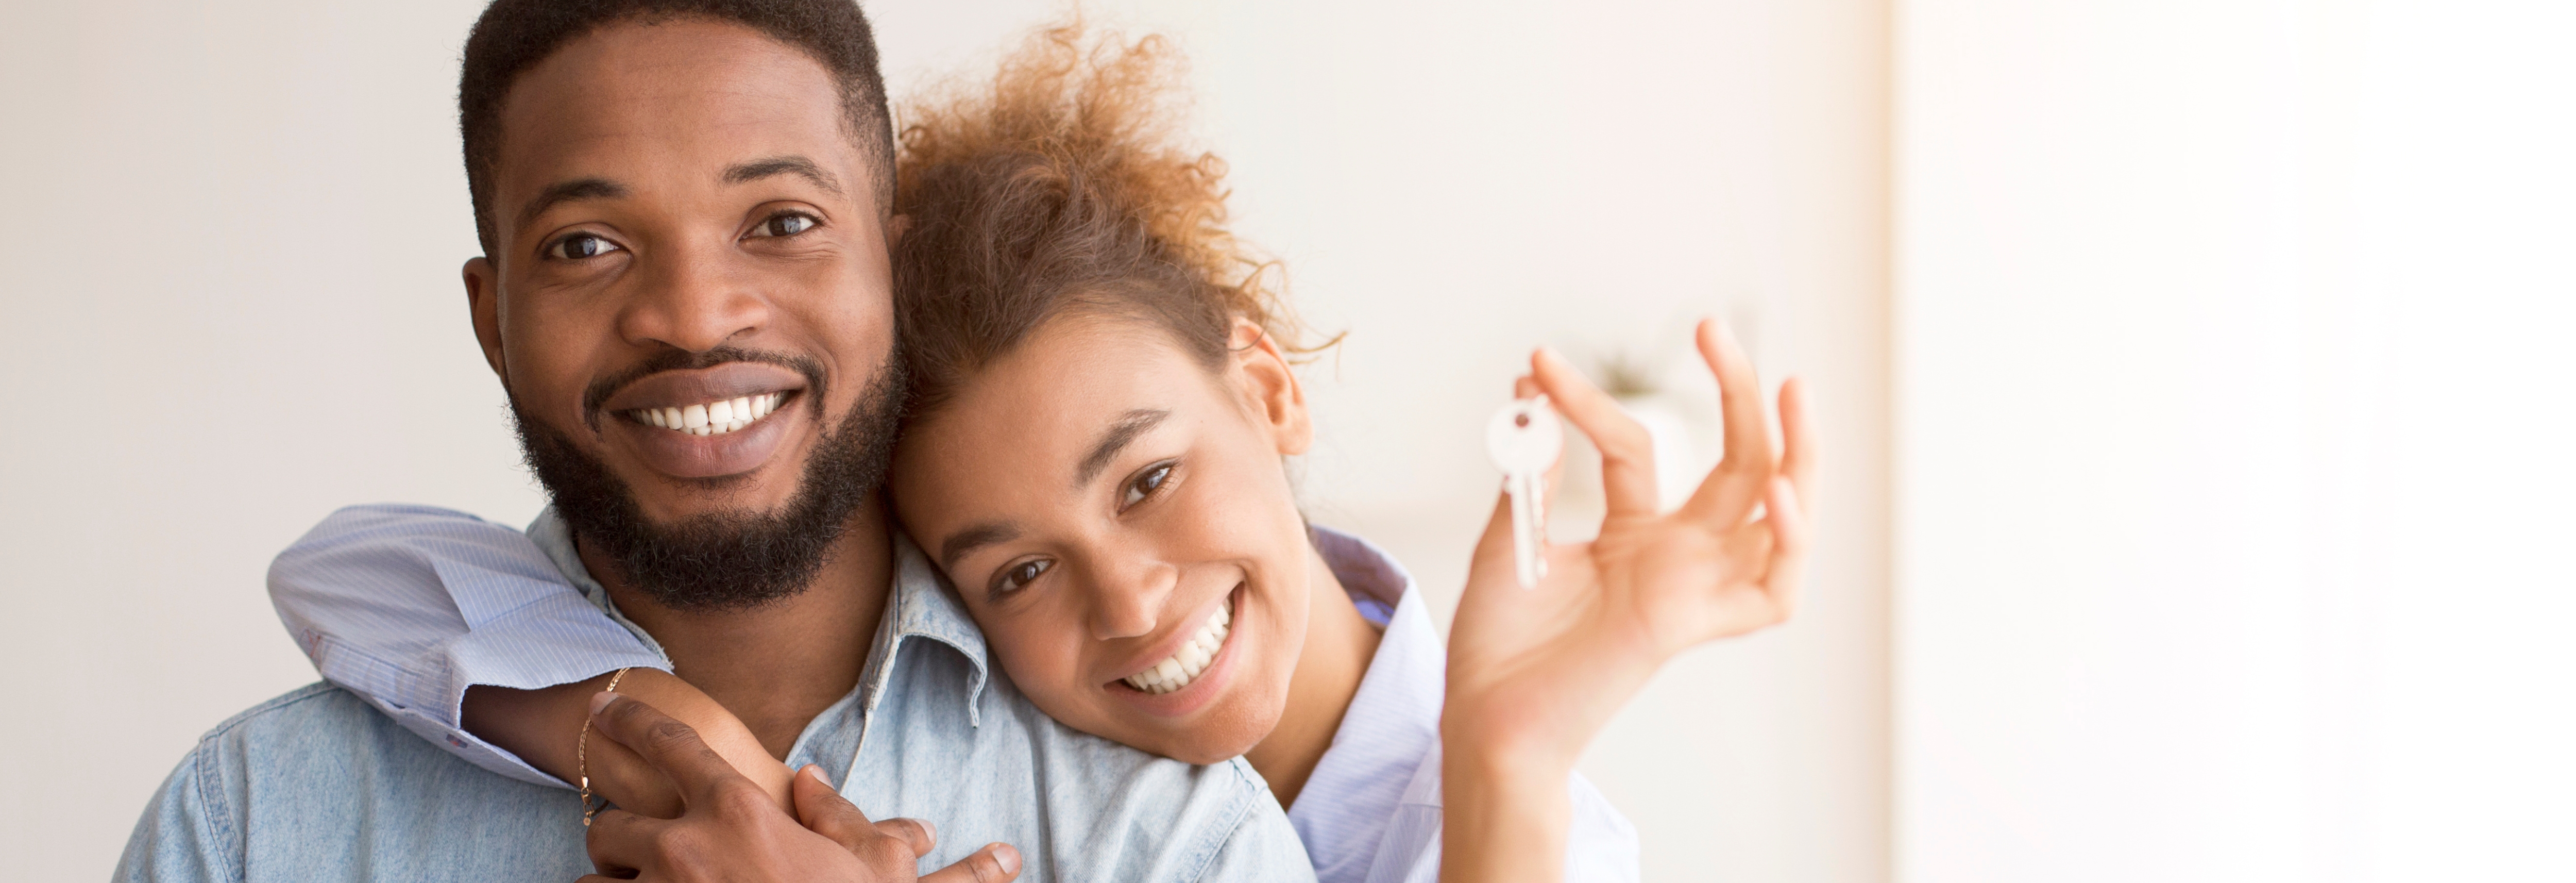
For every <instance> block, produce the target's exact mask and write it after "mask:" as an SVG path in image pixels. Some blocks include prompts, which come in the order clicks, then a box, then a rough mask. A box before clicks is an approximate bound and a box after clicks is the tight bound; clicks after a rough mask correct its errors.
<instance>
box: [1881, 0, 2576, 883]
mask: <svg viewBox="0 0 2576 883" xmlns="http://www.w3.org/2000/svg"><path fill="white" fill-rule="evenodd" d="M2567 9H2568V8H2567V7H2566V6H2565V5H2564V4H2545V3H2519V4H2517V3H2501V2H2483V3H2463V2H2417V0H2387V2H2374V3H2322V2H2303V0H2251V2H2249V0H2191V2H2170V0H2168V2H2156V3H2127V4H2065V3H2044V2H2030V0H1907V2H1905V3H1902V4H1900V12H1899V14H1898V16H1897V22H1898V24H1897V27H1896V39H1895V42H1896V52H1895V55H1896V58H1897V59H1898V63H1897V68H1896V79H1895V82H1896V83H1897V126H1896V154H1897V157H1898V164H1897V172H1896V182H1897V183H1896V205H1897V213H1896V228H1897V231H1898V233H1897V255H1898V257H1897V267H1898V270H1897V274H1896V298H1897V316H1898V318H1897V322H1896V329H1897V331H1896V334H1897V339H1898V341H1899V342H1900V343H1899V353H1898V358H1897V360H1896V365H1897V372H1896V376H1897V377H1898V378H1899V381H1898V412H1897V413H1898V417H1897V423H1896V446H1897V449H1898V450H1899V451H1900V452H1901V455H1900V457H1899V460H1898V467H1897V476H1898V478H1897V482H1896V488H1897V492H1896V499H1897V501H1898V508H1897V520H1898V524H1899V526H1900V527H1899V542H1898V544H1897V561H1898V566H1897V579H1898V583H1897V586H1898V589H1897V591H1898V614H1897V619H1896V622H1897V626H1896V629H1895V634H1894V646H1895V658H1896V665H1895V670H1896V672H1897V673H1898V674H1897V692H1896V695H1897V701H1896V709H1897V710H1896V725H1897V733H1896V743H1897V746H1898V751H1897V755H1896V775H1895V782H1896V794H1897V798H1896V807H1897V818H1898V829H1897V837H1896V844H1897V846H1896V853H1897V860H1896V868H1897V871H1898V874H1897V876H1898V877H1899V878H1900V879H1904V880H1908V881H1979V883H1990V881H1996V883H2009V881H2058V880H2102V881H2118V880H2137V881H2166V880H2208V881H2222V880H2248V881H2252V880H2262V881H2287V880H2320V881H2327V880H2331V881H2369V880H2391V881H2393V880H2535V879H2567V878H2568V876H2569V875H2571V874H2576V858H2571V856H2570V853H2569V851H2568V849H2567V847H2568V844H2569V842H2570V832H2571V831H2576V809H2571V808H2570V807H2571V804H2570V803H2569V801H2568V800H2567V795H2568V794H2569V793H2570V792H2571V791H2576V760H2571V753H2570V751H2569V750H2568V748H2569V746H2571V745H2576V703H2571V698H2576V693H2571V688H2570V677H2571V674H2576V642H2570V641H2569V640H2568V639H2567V635H2566V632H2567V630H2568V628H2569V626H2570V623H2571V621H2576V592H2571V589H2576V578H2571V577H2570V576H2569V573H2570V571H2569V569H2568V566H2567V561H2566V558H2567V556H2566V551H2567V550H2568V549H2569V548H2570V545H2569V540H2568V537H2569V535H2570V532H2571V529H2576V517H2571V515H2570V509H2569V507H2568V500H2569V499H2570V497H2571V494H2576V472H2571V470H2570V468H2569V466H2568V465H2567V464H2568V459H2567V454H2568V443H2569V441H2570V439H2571V434H2576V433H2571V428H2576V421H2571V419H2570V418H2569V416H2568V409H2569V406H2570V405H2571V403H2576V397H2572V396H2571V395H2570V393H2569V391H2568V384H2569V383H2570V382H2571V381H2576V356H2571V352H2576V349H2571V348H2570V347H2569V346H2568V344H2567V334H2568V333H2569V328H2570V327H2571V322H2576V270H2571V268H2570V265H2569V263H2568V258H2569V256H2570V255H2571V253H2576V252H2571V249H2570V247H2569V242H2570V241H2571V240H2572V239H2576V223H2571V220H2570V216H2569V215H2568V213H2567V207H2568V206H2569V205H2570V204H2576V174H2571V171H2570V163H2569V161H2568V160H2569V157H2570V156H2576V125H2571V117H2570V115H2569V113H2568V109H2569V106H2570V105H2569V96H2570V95H2571V94H2576V62H2571V58H2576V56H2571V55H2570V54H2569V53H2568V52H2567V51H2566V46H2567V43H2568V40H2569V38H2570V37H2571V36H2576V16H2571V15H2570V13H2569V12H2568V11H2567Z"/></svg>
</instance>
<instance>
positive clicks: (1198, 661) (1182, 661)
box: [1122, 595, 1234, 695]
mask: <svg viewBox="0 0 2576 883" xmlns="http://www.w3.org/2000/svg"><path fill="white" fill-rule="evenodd" d="M1233 623H1234V597H1233V596H1232V595H1228V596H1226V599H1225V600H1224V601H1222V602H1219V603H1218V604H1217V607H1216V612H1215V613H1210V614H1208V618H1207V621H1206V622H1202V623H1200V624H1199V630H1198V633H1197V634H1194V635H1191V636H1190V639H1189V640H1188V641H1186V642H1184V643H1182V644H1181V650H1180V652H1178V653H1174V654H1172V656H1171V658H1169V659H1165V660H1163V661H1161V662H1157V663H1155V664H1154V667H1153V668H1149V669H1146V670H1144V671H1140V672H1137V673H1135V674H1132V675H1128V676H1127V677H1125V678H1123V679H1122V680H1124V681H1125V682H1126V683H1127V686H1130V687H1134V688H1136V689H1137V690H1138V691H1140V692H1143V693H1147V694H1152V695H1161V694H1164V693H1169V692H1172V691H1175V690H1178V689H1180V688H1182V687H1187V686H1189V685H1190V682H1191V681H1194V680H1198V677H1199V675H1200V674H1201V673H1203V672H1205V671H1207V669H1208V666H1209V665H1210V664H1211V663H1213V662H1214V661H1215V660H1216V654H1217V651H1218V650H1219V649H1222V648H1224V647H1225V636H1226V634H1227V633H1228V632H1230V631H1232V629H1233Z"/></svg>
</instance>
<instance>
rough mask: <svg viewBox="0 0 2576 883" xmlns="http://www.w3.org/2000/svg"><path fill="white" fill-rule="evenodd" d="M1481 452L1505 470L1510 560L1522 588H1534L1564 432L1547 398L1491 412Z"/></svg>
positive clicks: (1542, 572) (1541, 570) (1543, 567)
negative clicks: (1550, 482) (1551, 476)
mask: <svg viewBox="0 0 2576 883" xmlns="http://www.w3.org/2000/svg"><path fill="white" fill-rule="evenodd" d="M1485 450H1486V452H1487V453H1490V454H1492V455H1493V456H1494V466H1495V467H1496V468H1499V469H1501V470H1503V489H1504V490H1505V491H1507V492H1509V493H1510V494H1511V495H1512V560H1513V562H1514V564H1516V565H1517V566H1518V570H1519V574H1520V580H1521V588H1524V589H1527V588H1533V587H1536V586H1537V585H1538V581H1539V578H1540V577H1543V576H1546V575H1547V558H1546V556H1545V555H1543V554H1541V553H1542V552H1544V551H1545V550H1546V547H1547V469H1548V467H1550V466H1554V465H1556V456H1557V455H1558V454H1560V453H1564V451H1565V430H1564V428H1563V427H1561V426H1559V425H1558V424H1557V420H1556V410H1555V409H1553V408H1550V407H1548V406H1547V396H1546V395H1544V394H1542V395H1540V396H1539V397H1537V398H1534V399H1521V400H1518V401H1515V402H1512V403H1511V404H1509V405H1504V406H1503V409H1502V410H1500V411H1497V412H1494V419H1493V420H1491V421H1487V422H1486V424H1485Z"/></svg>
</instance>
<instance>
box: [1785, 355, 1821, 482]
mask: <svg viewBox="0 0 2576 883" xmlns="http://www.w3.org/2000/svg"><path fill="white" fill-rule="evenodd" d="M1811 419H1812V418H1811V415H1810V414H1809V413H1808V410H1807V384H1806V383H1804V382H1802V381H1800V380H1799V379H1798V378H1795V377H1792V378H1789V379H1788V380H1785V381H1782V382H1781V383H1780V442H1781V448H1782V449H1783V450H1782V451H1781V454H1780V474H1782V475H1785V476H1788V478H1789V484H1790V485H1791V489H1792V490H1795V491H1797V492H1798V502H1799V503H1800V504H1802V505H1805V504H1810V503H1812V502H1813V501H1814V500H1815V499H1816V456H1817V455H1816V428H1815V424H1814V423H1812V422H1811ZM1807 511H1809V512H1813V511H1814V509H1813V508H1812V506H1810V507H1809V508H1808V510H1807Z"/></svg>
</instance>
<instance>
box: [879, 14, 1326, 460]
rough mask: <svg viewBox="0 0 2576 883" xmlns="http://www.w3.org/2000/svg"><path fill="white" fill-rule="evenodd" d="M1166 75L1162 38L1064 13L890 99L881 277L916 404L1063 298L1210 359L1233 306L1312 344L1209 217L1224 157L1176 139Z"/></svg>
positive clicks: (1271, 272)
mask: <svg viewBox="0 0 2576 883" xmlns="http://www.w3.org/2000/svg"><path fill="white" fill-rule="evenodd" d="M1182 76H1183V70H1182V64H1181V58H1180V55H1179V53H1178V52H1177V51H1175V50H1174V49H1173V48H1172V47H1171V45H1170V43H1169V41H1167V40H1165V39H1163V38H1162V37H1160V36H1147V37H1145V38H1143V39H1141V40H1137V41H1135V42H1133V43H1129V42H1126V41H1125V40H1124V39H1123V38H1121V37H1120V36H1119V35H1116V34H1107V35H1102V36H1100V37H1099V38H1098V39H1096V40H1095V39H1092V38H1090V37H1087V36H1086V34H1085V29H1084V27H1083V25H1082V24H1081V23H1080V22H1079V21H1076V22H1074V23H1071V24H1066V25H1061V26H1057V27H1053V28H1049V29H1046V30H1042V31H1039V32H1037V33H1035V34H1032V35H1031V36H1030V37H1029V38H1028V40H1027V41H1026V42H1024V43H1023V44H1021V46H1020V47H1019V48H1018V49H1017V50H1016V51H1014V52H1012V53H1011V54H1010V55H1008V56H1007V57H1006V58H1004V59H1003V62H1002V66H1001V70H1000V72H999V73H997V74H995V75H994V76H993V78H992V79H991V80H990V81H989V82H984V83H975V82H957V83H952V84H950V85H949V86H948V87H947V88H945V89H940V90H934V91H932V92H930V93H929V94H928V97H927V98H926V99H922V100H916V101H913V102H911V103H909V104H908V105H907V106H906V107H905V108H904V111H903V114H902V116H903V118H904V119H905V120H906V121H907V123H908V125H906V126H905V127H904V130H903V134H902V152H901V154H900V155H899V158H898V161H897V164H896V173H895V180H896V182H897V184H896V188H895V199H894V206H895V212H896V213H897V214H899V215H903V216H905V218H906V222H907V223H908V224H909V226H907V227H906V228H904V232H903V234H902V238H901V240H900V241H899V242H898V244H897V247H896V249H895V268H894V278H895V292H896V294H895V296H896V299H897V300H896V302H897V305H898V309H897V311H896V315H897V316H898V317H899V319H898V321H899V322H900V323H901V332H902V337H903V346H904V349H905V352H906V354H907V362H908V367H909V369H910V371H909V373H910V374H911V380H912V383H913V410H914V412H915V413H916V414H918V413H924V412H927V411H929V410H933V409H936V408H937V407H939V406H940V405H941V404H942V403H944V402H945V401H946V400H947V399H948V398H949V396H951V395H953V394H954V392H955V390H956V389H957V387H958V385H959V384H961V383H963V382H965V381H966V380H967V379H968V378H969V377H971V376H972V375H973V373H974V372H975V371H976V370H978V369H980V368H982V367H983V366H985V365H987V364H989V363H990V362H992V361H993V360H994V359H997V358H1000V357H1002V356H1004V355H1006V354H1008V353H1009V352H1011V350H1012V349H1013V348H1014V347H1016V346H1018V345H1019V344H1020V343H1021V342H1022V341H1024V340H1025V339H1026V338H1027V337H1028V335H1029V334H1031V333H1032V332H1034V331H1036V330H1037V329H1038V327H1039V326H1041V325H1043V324H1044V323H1045V322H1047V321H1048V320H1049V319H1053V318H1055V317H1057V316H1059V315H1063V314H1066V313H1069V312H1077V311H1092V312H1097V313H1107V314H1111V315H1117V316H1120V317H1121V318H1127V319H1134V320H1139V321H1146V322H1151V323H1153V324H1155V325H1157V326H1160V327H1161V328H1163V329H1164V330H1165V331H1167V332H1169V333H1170V334H1171V335H1172V337H1173V338H1174V339H1175V340H1176V341H1177V342H1179V343H1180V345H1181V346H1182V347H1183V348H1184V349H1185V350H1186V351H1188V352H1190V353H1191V354H1192V355H1194V356H1196V357H1197V358H1199V359H1200V360H1201V362H1202V364H1204V365H1205V366H1206V367H1208V368H1209V369H1211V370H1213V369H1215V368H1217V367H1218V366H1220V365H1221V364H1222V363H1223V360H1224V358H1225V355H1226V352H1227V344H1228V340H1229V339H1230V336H1231V331H1232V327H1233V321H1234V319H1236V318H1237V317H1240V318H1243V319H1246V320H1249V321H1251V322H1253V323H1255V324H1257V325H1259V326H1261V328H1262V329H1263V330H1264V331H1265V332H1266V333H1268V334H1270V335H1271V337H1272V338H1273V339H1274V340H1276V341H1277V342H1278V343H1279V345H1280V347H1281V348H1282V349H1283V350H1286V351H1288V352H1290V353H1295V354H1303V353H1309V352H1313V351H1314V350H1316V349H1320V348H1321V346H1314V347H1309V346H1305V345H1303V344H1302V343H1301V342H1300V340H1299V337H1298V335H1299V333H1300V331H1301V329H1300V327H1299V326H1298V324H1297V322H1296V320H1295V318H1294V317H1293V316H1292V315H1291V314H1290V313H1289V311H1288V310H1287V309H1286V305H1285V304H1284V302H1283V301H1282V299H1281V297H1280V294H1279V292H1278V290H1277V280H1278V277H1279V275H1280V274H1279V272H1278V268H1277V264H1275V263H1274V262H1271V261H1269V260H1267V259H1265V258H1263V257H1261V256H1259V255H1257V254H1255V253H1254V252H1253V251H1252V250H1251V249H1250V248H1249V247H1247V246H1246V245H1244V244H1243V243H1241V242H1240V241H1238V240H1236V239H1235V238H1234V236H1233V235H1232V234H1231V233H1229V232H1227V230H1226V228H1225V221H1226V209H1225V200H1226V195H1227V191H1226V189H1225V186H1224V179H1225V171H1226V167H1225V161H1224V160H1222V159H1219V158H1218V157H1217V156H1216V155H1215V154H1213V153H1206V152H1201V151H1194V150H1191V149H1188V148H1186V147H1184V146H1182V143H1181V135H1182V128H1181V126H1180V125H1179V116H1180V115H1179V113H1178V111H1179V109H1180V108H1179V104H1180V101H1179V99H1181V98H1183V97H1185V96H1186V92H1185V90H1184V89H1183V85H1182ZM1330 343H1331V342H1330V341H1328V342H1327V343H1326V344H1325V345H1330Z"/></svg>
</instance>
